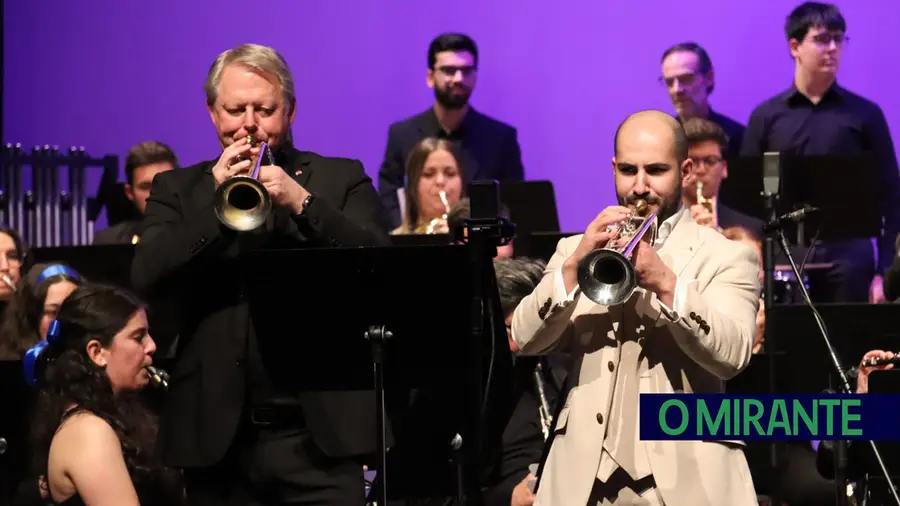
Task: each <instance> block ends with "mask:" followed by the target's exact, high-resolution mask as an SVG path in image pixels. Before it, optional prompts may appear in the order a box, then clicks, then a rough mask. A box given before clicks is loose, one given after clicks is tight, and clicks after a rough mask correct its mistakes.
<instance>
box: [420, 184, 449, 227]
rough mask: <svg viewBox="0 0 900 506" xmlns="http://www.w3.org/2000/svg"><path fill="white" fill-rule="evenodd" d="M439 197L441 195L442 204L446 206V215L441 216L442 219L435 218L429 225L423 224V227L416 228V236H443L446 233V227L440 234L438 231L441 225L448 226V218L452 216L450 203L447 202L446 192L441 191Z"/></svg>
mask: <svg viewBox="0 0 900 506" xmlns="http://www.w3.org/2000/svg"><path fill="white" fill-rule="evenodd" d="M438 195H440V197H441V203H443V204H444V215H443V216H441V217H440V218H434V219H432V220H431V221H429V222H427V223H422V224H421V225H419V226H418V227H416V229H415V231H414V233H416V234H437V233H441V234H443V233H444V232H445V230H444V229H446V228H447V227H446V226H444V227H441V229H442V230H441V231H440V232H438V231H437V230H438V227H439V226H440V225H446V224H447V216H449V215H450V203H449V202H448V201H447V192H445V191H444V190H441V191H440V193H439V194H438Z"/></svg>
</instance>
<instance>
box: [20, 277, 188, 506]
mask: <svg viewBox="0 0 900 506" xmlns="http://www.w3.org/2000/svg"><path fill="white" fill-rule="evenodd" d="M155 351H156V344H155V343H154V342H153V339H152V338H151V337H150V334H149V333H148V330H147V317H146V314H145V312H144V305H143V303H142V302H141V301H139V300H138V299H136V298H135V297H134V296H132V295H130V294H128V293H126V292H124V291H122V290H119V289H117V288H114V287H109V286H103V285H97V284H91V283H87V284H82V285H80V286H79V287H77V288H76V289H75V291H74V292H72V294H71V295H70V296H69V297H68V298H66V300H65V301H64V302H63V303H62V305H61V306H60V308H59V313H58V314H57V315H56V319H55V320H54V321H53V323H52V325H51V326H50V330H49V332H48V334H47V340H46V341H42V342H41V343H39V344H38V345H36V346H35V347H33V348H32V349H31V350H29V352H28V355H29V357H28V358H26V363H25V373H26V380H28V381H29V383H32V384H34V385H35V386H37V388H38V399H37V404H36V407H35V413H34V419H33V421H32V424H33V427H32V429H33V434H34V441H33V445H34V446H33V450H34V457H35V460H36V462H35V464H36V465H35V468H36V469H35V471H36V473H37V474H38V475H40V476H45V477H46V480H44V481H43V483H45V484H46V490H47V492H48V494H49V497H50V499H51V500H52V501H53V503H54V504H64V505H66V506H74V505H80V504H91V505H116V506H132V505H134V506H137V505H138V504H140V505H142V506H152V505H156V504H160V505H177V504H180V503H181V502H182V497H183V488H182V487H181V485H180V484H179V480H178V479H177V473H173V472H171V471H169V470H167V469H165V468H164V467H162V466H161V465H160V464H159V463H158V462H157V461H156V459H155V457H154V455H155V452H154V451H153V446H154V441H155V433H156V428H155V427H156V424H155V423H154V422H153V420H152V417H151V416H150V415H149V412H148V411H146V410H144V409H143V408H142V406H141V403H140V401H139V400H138V396H137V392H139V391H140V390H141V389H143V388H144V387H145V386H146V385H147V383H148V381H149V375H148V373H147V371H146V367H147V366H149V365H151V364H152V362H153V359H152V357H153V353H154V352H155Z"/></svg>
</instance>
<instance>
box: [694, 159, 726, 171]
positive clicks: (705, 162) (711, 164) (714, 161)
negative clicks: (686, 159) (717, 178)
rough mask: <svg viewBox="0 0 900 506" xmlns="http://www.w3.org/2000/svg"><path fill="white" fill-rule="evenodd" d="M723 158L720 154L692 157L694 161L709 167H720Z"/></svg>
mask: <svg viewBox="0 0 900 506" xmlns="http://www.w3.org/2000/svg"><path fill="white" fill-rule="evenodd" d="M722 160H723V158H722V157H720V156H704V157H703V158H697V157H693V156H692V157H691V161H692V162H694V163H695V164H696V165H699V166H701V167H705V168H707V169H713V168H716V167H718V166H719V164H720V163H722Z"/></svg>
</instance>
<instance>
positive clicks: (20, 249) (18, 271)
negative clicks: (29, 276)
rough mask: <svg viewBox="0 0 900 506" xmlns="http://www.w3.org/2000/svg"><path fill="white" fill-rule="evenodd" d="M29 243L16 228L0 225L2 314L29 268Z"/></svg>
mask: <svg viewBox="0 0 900 506" xmlns="http://www.w3.org/2000/svg"><path fill="white" fill-rule="evenodd" d="M28 260H29V255H28V245H26V244H25V242H24V241H23V240H22V238H21V237H20V236H19V233H18V232H16V231H15V230H13V229H11V228H9V227H7V226H5V225H0V316H3V312H4V311H6V306H7V304H9V302H10V301H11V300H12V298H13V294H15V292H16V287H17V286H18V285H19V282H20V281H21V280H22V272H23V271H27V270H28V265H26V264H25V262H27V261H28Z"/></svg>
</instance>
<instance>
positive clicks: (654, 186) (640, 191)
mask: <svg viewBox="0 0 900 506" xmlns="http://www.w3.org/2000/svg"><path fill="white" fill-rule="evenodd" d="M615 151H616V155H615V156H614V157H613V160H612V167H613V173H614V175H615V182H616V196H617V197H618V200H619V204H620V205H626V206H628V205H632V204H634V203H635V202H636V201H637V200H638V199H641V200H644V201H645V202H647V203H648V204H650V206H651V208H654V209H655V210H656V211H658V213H659V218H660V221H665V220H666V219H667V218H668V217H669V216H672V215H673V214H675V212H677V211H678V208H679V207H680V206H681V187H682V177H683V175H684V174H686V173H687V171H688V170H689V169H690V167H691V162H690V161H689V160H688V150H687V140H686V138H685V134H684V129H683V128H682V127H681V124H680V123H679V122H678V120H676V119H675V118H673V117H672V116H670V115H669V114H666V113H664V112H661V111H640V112H637V113H634V114H632V115H631V116H628V118H626V119H625V121H623V122H622V124H621V125H619V128H618V130H616V141H615Z"/></svg>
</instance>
